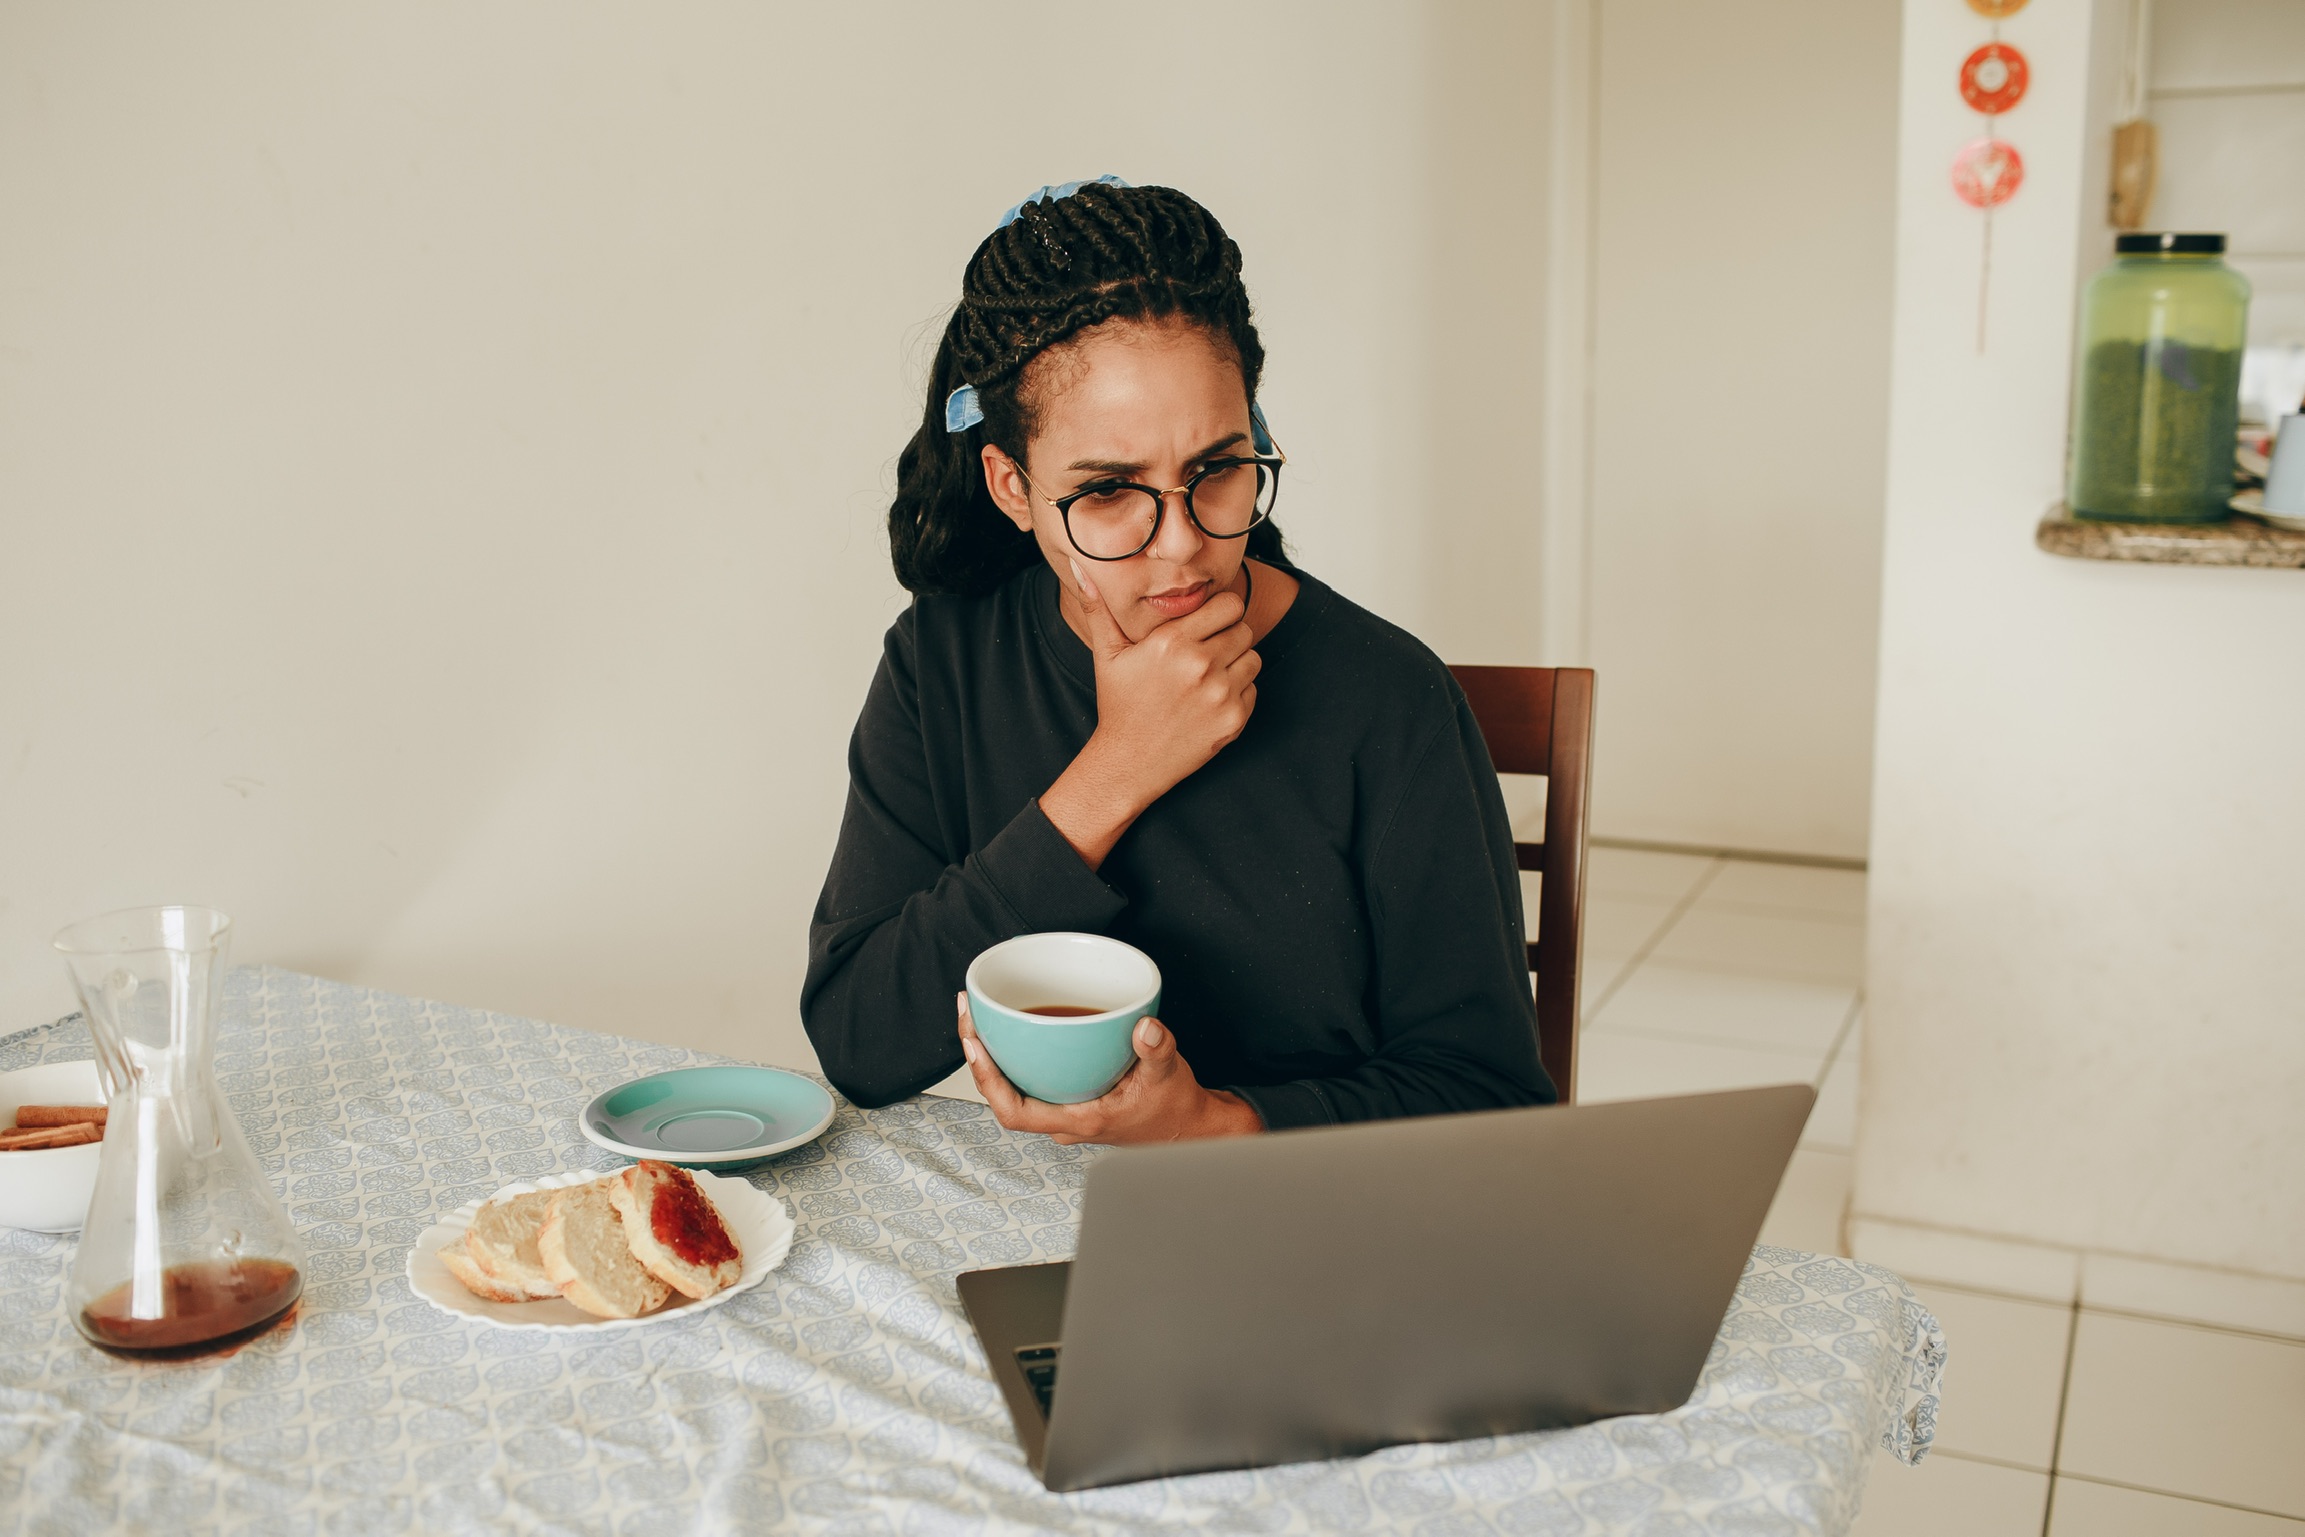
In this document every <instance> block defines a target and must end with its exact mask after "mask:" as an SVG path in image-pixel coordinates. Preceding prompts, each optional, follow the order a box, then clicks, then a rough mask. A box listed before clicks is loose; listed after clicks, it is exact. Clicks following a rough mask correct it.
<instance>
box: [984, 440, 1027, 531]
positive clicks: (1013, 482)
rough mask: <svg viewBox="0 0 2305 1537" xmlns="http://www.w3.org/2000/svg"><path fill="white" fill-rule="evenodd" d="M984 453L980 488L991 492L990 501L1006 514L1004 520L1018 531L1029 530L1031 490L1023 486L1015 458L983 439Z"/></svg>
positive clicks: (1022, 476) (1020, 472)
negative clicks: (982, 476) (982, 479)
mask: <svg viewBox="0 0 2305 1537" xmlns="http://www.w3.org/2000/svg"><path fill="white" fill-rule="evenodd" d="M982 452H983V455H984V488H985V490H986V491H988V492H990V493H991V495H992V504H993V505H994V506H995V507H998V508H999V509H1000V510H1001V511H1002V512H1004V513H1006V514H1008V520H1009V521H1010V522H1011V523H1014V524H1015V525H1016V526H1017V529H1018V531H1019V532H1021V533H1027V534H1029V533H1031V532H1032V493H1031V492H1030V491H1029V490H1027V489H1026V487H1025V482H1024V472H1023V471H1022V470H1020V469H1018V468H1017V464H1016V461H1015V460H1014V459H1011V458H1010V457H1009V456H1008V455H1007V454H1005V453H1003V452H1001V451H1000V450H999V449H997V448H995V447H993V445H991V444H990V443H987V444H986V445H985V446H984V448H983V450H982Z"/></svg>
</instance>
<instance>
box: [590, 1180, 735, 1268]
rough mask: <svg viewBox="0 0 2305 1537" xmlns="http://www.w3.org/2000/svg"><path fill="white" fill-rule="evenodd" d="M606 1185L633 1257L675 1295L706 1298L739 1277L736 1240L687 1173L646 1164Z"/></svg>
mask: <svg viewBox="0 0 2305 1537" xmlns="http://www.w3.org/2000/svg"><path fill="white" fill-rule="evenodd" d="M607 1184H608V1186H609V1191H608V1198H609V1199H610V1200H611V1201H613V1202H615V1203H616V1209H617V1212H618V1213H619V1214H620V1215H621V1216H622V1217H623V1218H624V1239H625V1242H626V1243H628V1244H630V1245H631V1246H632V1257H633V1258H634V1259H637V1260H639V1261H640V1263H641V1265H642V1266H643V1267H645V1268H646V1269H647V1271H648V1273H649V1274H650V1275H652V1276H655V1277H656V1278H657V1279H658V1280H660V1281H662V1282H664V1283H665V1284H666V1285H667V1286H670V1287H671V1288H672V1289H673V1290H674V1291H676V1292H679V1293H680V1294H681V1295H683V1296H686V1297H697V1298H703V1297H709V1296H711V1295H712V1294H713V1293H714V1292H716V1291H719V1290H720V1289H721V1288H722V1287H724V1286H733V1285H735V1284H736V1279H737V1277H738V1276H740V1275H742V1274H744V1250H743V1249H742V1248H741V1247H740V1246H739V1245H738V1244H737V1241H736V1235H735V1234H734V1233H732V1232H730V1231H729V1230H728V1224H727V1223H726V1222H723V1221H722V1220H721V1217H720V1209H719V1208H718V1207H716V1206H714V1205H713V1204H712V1197H710V1196H708V1195H706V1194H705V1193H704V1189H703V1187H702V1186H700V1185H699V1184H697V1182H696V1176H695V1175H693V1174H691V1173H689V1172H688V1171H687V1170H686V1169H683V1168H680V1167H678V1166H676V1165H674V1164H669V1163H658V1162H657V1161H656V1160H655V1159H653V1158H651V1159H645V1160H643V1161H642V1162H640V1163H637V1164H635V1165H633V1166H632V1167H631V1168H629V1169H627V1170H625V1171H624V1175H623V1177H622V1178H620V1179H612V1180H609V1181H608V1182H607Z"/></svg>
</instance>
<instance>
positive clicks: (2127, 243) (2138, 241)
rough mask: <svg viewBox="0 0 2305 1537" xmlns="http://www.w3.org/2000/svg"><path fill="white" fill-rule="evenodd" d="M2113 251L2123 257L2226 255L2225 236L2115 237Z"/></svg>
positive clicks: (2138, 235)
mask: <svg viewBox="0 0 2305 1537" xmlns="http://www.w3.org/2000/svg"><path fill="white" fill-rule="evenodd" d="M2113 250H2114V252H2115V254H2117V255H2121V256H2158V255H2161V254H2163V253H2166V252H2179V253H2185V254H2191V255H2200V256H2222V255H2224V254H2225V237H2224V236H2223V235H2166V234H2164V235H2147V234H2137V235H2115V236H2114V237H2113Z"/></svg>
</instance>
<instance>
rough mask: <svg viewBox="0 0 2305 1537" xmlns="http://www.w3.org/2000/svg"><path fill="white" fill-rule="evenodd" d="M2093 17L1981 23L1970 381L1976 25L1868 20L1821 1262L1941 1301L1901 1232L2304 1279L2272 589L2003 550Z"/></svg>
mask: <svg viewBox="0 0 2305 1537" xmlns="http://www.w3.org/2000/svg"><path fill="white" fill-rule="evenodd" d="M2098 10H2099V15H2100V17H2101V18H2102V19H2101V21H2100V23H2099V24H2098V25H2097V26H2096V27H2095V28H2094V29H2093V28H2092V16H2091V7H2090V5H2089V3H2088V0H2034V3H2033V4H2031V5H2030V6H2028V7H2027V8H2026V9H2025V10H2023V11H2022V12H2020V13H2019V14H2017V15H2016V16H2015V17H2013V18H2011V19H2010V20H2009V21H2007V22H2005V23H2004V24H2003V34H2004V36H2005V37H2006V38H2007V40H2008V41H2010V42H2012V43H2014V44H2016V45H2017V46H2018V47H2020V48H2021V49H2023V50H2024V51H2025V53H2026V54H2027V56H2028V57H2029V58H2030V60H2031V62H2032V66H2033V68H2032V80H2033V84H2032V89H2031V92H2030V94H2029V95H2028V97H2027V98H2026V100H2025V102H2024V104H2023V105H2022V106H2021V107H2019V108H2018V109H2017V111H2015V112H2013V113H2011V114H2010V115H2009V117H2008V118H2007V119H2006V121H2005V123H2004V126H2003V130H2002V132H2003V136H2004V137H2006V138H2008V139H2009V140H2010V141H2012V142H2013V143H2015V144H2016V145H2017V146H2018V147H2019V148H2020V150H2021V151H2022V152H2023V154H2024V156H2025V164H2026V179H2025V183H2024V186H2023V188H2022V190H2021V191H2020V192H2019V193H2018V194H2017V196H2016V197H2015V199H2014V200H2013V201H2012V202H2010V203H2009V204H2008V205H2007V206H2006V207H2005V208H2004V209H2003V210H2002V211H2001V212H2000V213H1999V214H1998V215H1997V216H1996V219H1995V224H1994V234H1993V268H1992V294H1993V302H1992V311H1991V329H1990V337H1989V346H1988V350H1987V352H1986V353H1985V354H1984V355H1983V356H1979V355H1978V353H1977V351H1976V348H1975V343H1974V339H1973V338H1974V324H1973V322H1974V316H1975V305H1976V301H1977V287H1976V285H1977V281H1978V266H1979V254H1980V252H1979V247H1980V230H1979V222H1978V215H1977V214H1976V213H1974V212H1973V211H1971V210H1969V209H1967V208H1965V207H1964V206H1962V205H1961V204H1960V203H1959V202H1957V201H1955V200H1954V198H1953V197H1952V195H1951V193H1950V191H1949V190H1948V188H1947V184H1946V175H1945V172H1946V167H1947V165H1948V163H1949V162H1950V160H1951V157H1952V155H1953V153H1954V151H1955V150H1956V149H1957V148H1958V147H1959V146H1960V145H1961V144H1962V143H1963V142H1964V141H1965V140H1966V139H1968V138H1969V137H1971V136H1972V135H1973V134H1974V133H1975V123H1974V119H1973V117H1972V116H1971V115H1970V114H1969V113H1968V112H1967V109H1966V108H1964V107H1963V106H1962V104H1961V102H1960V100H1959V98H1958V97H1957V95H1956V94H1955V92H1954V90H1953V87H1952V82H1953V79H1954V75H1955V71H1956V70H1957V69H1958V66H1959V64H1960V61H1961V59H1962V57H1963V56H1964V55H1965V54H1966V53H1967V52H1968V50H1969V49H1971V48H1973V47H1975V46H1976V45H1977V42H1978V41H1979V40H1980V36H1981V34H1982V31H1983V24H1982V23H1981V22H1980V21H1978V20H1977V19H1976V18H1975V16H1974V14H1973V13H1971V12H1970V11H1968V10H1967V9H1966V8H1965V7H1962V6H1957V5H1914V6H1910V7H1908V8H1907V11H1906V15H1905V64H1904V70H1905V80H1904V99H1903V107H1902V123H1901V129H1900V139H1899V145H1900V151H1899V158H1900V166H1899V172H1898V185H1899V193H1898V218H1899V223H1898V245H1897V289H1896V293H1897V297H1896V343H1895V367H1894V382H1893V386H1892V394H1891V401H1892V407H1891V432H1890V454H1889V500H1888V537H1887V550H1886V560H1885V566H1884V570H1885V573H1886V580H1885V585H1884V590H1883V613H1882V626H1881V685H1880V688H1881V692H1880V735H1879V740H1878V745H1877V764H1878V769H1877V774H1876V778H1875V784H1874V834H1873V846H1872V877H1871V882H1870V888H1871V916H1870V923H1871V952H1870V957H1869V962H1870V979H1869V983H1868V994H1869V998H1868V1018H1867V1023H1866V1042H1865V1054H1864V1084H1863V1093H1862V1113H1861V1115H1860V1118H1859V1121H1858V1131H1857V1151H1856V1176H1855V1177H1856V1185H1855V1196H1854V1205H1855V1211H1854V1217H1855V1224H1854V1226H1855V1231H1856V1234H1857V1243H1858V1251H1859V1253H1860V1254H1870V1255H1873V1256H1877V1257H1882V1258H1884V1259H1887V1260H1889V1261H1890V1262H1891V1263H1898V1264H1902V1265H1907V1266H1909V1267H1910V1268H1913V1269H1915V1270H1916V1271H1918V1273H1923V1274H1935V1275H1945V1274H1946V1273H1947V1272H1946V1271H1945V1270H1944V1269H1921V1268H1920V1267H1919V1266H1918V1265H1913V1264H1912V1262H1911V1261H1910V1260H1908V1259H1905V1258H1902V1256H1908V1255H1912V1254H1915V1253H1918V1252H1921V1250H1920V1249H1918V1248H1916V1247H1915V1242H1916V1240H1915V1238H1914V1235H1916V1234H1919V1235H1922V1236H1923V1238H1927V1235H1930V1234H1934V1235H1936V1239H1938V1240H1942V1242H1941V1243H1939V1244H1938V1247H1937V1249H1936V1250H1935V1251H1933V1252H1937V1253H1940V1254H1941V1253H1944V1252H1950V1250H1951V1249H1961V1250H1962V1252H1964V1253H1970V1254H1972V1255H1974V1254H1975V1253H1978V1252H1983V1251H1981V1250H1979V1249H1978V1247H1977V1245H1976V1243H1975V1242H1974V1240H1975V1238H1976V1237H1977V1236H1978V1235H1983V1236H1984V1237H1987V1238H1990V1237H1994V1236H1999V1237H2004V1238H2009V1239H2016V1240H2023V1241H2026V1242H2027V1243H2032V1244H2038V1245H2045V1246H2047V1248H2049V1249H2053V1250H2060V1251H2062V1252H2063V1253H2064V1254H2065V1256H2066V1258H2067V1260H2068V1261H2070V1260H2071V1258H2072V1256H2074V1255H2076V1254H2077V1255H2080V1256H2082V1258H2083V1259H2086V1258H2087V1257H2088V1256H2090V1255H2099V1256H2102V1255H2130V1256H2144V1257H2146V1258H2148V1259H2152V1260H2161V1261H2173V1262H2180V1263H2183V1264H2190V1265H2198V1266H2213V1267H2226V1268H2228V1269H2231V1270H2238V1271H2243V1272H2254V1273H2258V1274H2264V1275H2274V1276H2287V1277H2305V1181H2300V1179H2299V1178H2298V1170H2299V1169H2300V1168H2305V1117H2301V1116H2300V1115H2299V1113H2298V1106H2299V1104H2300V1103H2305V1028H2301V1027H2305V943H2301V942H2300V937H2299V936H2300V935H2301V934H2305V887H2301V886H2300V883H2299V880H2298V861H2299V855H2300V853H2301V851H2305V798H2301V797H2299V796H2298V794H2297V793H2296V788H2295V782H2294V781H2295V777H2296V776H2295V771H2296V768H2297V766H2298V765H2299V764H2305V715H2301V714H2300V712H2299V710H2298V708H2297V705H2298V700H2299V688H2298V684H2297V677H2296V669H2295V666H2294V664H2293V659H2295V658H2297V657H2300V656H2305V576H2301V575H2300V574H2299V573H2296V572H2289V571H2238V570H2226V571H2220V570H2208V569H2201V568H2187V567H2175V566H2152V565H2122V564H2113V563H2099V562H2091V561H2076V560H2066V559H2059V558H2057V557H2054V556H2050V555H2045V554H2042V553H2041V552H2040V551H2038V550H2036V549H2035V548H2034V547H2033V542H2032V530H2033V526H2034V523H2035V521H2036V520H2037V519H2038V518H2039V517H2040V515H2041V513H2042V510H2043V509H2044V508H2045V507H2047V506H2048V505H2049V504H2050V503H2051V502H2052V501H2054V500H2056V499H2057V497H2058V495H2059V492H2060V489H2061V486H2062V482H2063V474H2064V465H2065V431H2066V411H2067V401H2068V394H2067V390H2068V381H2069V375H2070V369H2071V347H2072V334H2073V314H2074V297H2075V291H2076V274H2077V273H2081V272H2086V271H2089V270H2093V269H2095V268H2096V267H2098V266H2100V265H2101V264H2102V263H2103V261H2104V260H2106V259H2108V258H2109V255H2110V246H2111V238H2110V232H2109V231H2107V230H2106V229H2105V227H2104V224H2103V218H2104V207H2105V184H2104V180H2103V175H2104V160H2105V156H2104V153H2103V146H2104V144H2105V142H2106V140H2107V138H2108V135H2109V127H2110V111H2109V98H2110V96H2111V84H2112V76H2113V75H2114V74H2115V73H2116V72H2117V64H2118V54H2117V49H2109V48H2108V46H2107V43H2108V38H2109V37H2112V38H2115V40H2116V41H2117V33H2118V29H2119V26H2120V20H2121V17H2123V16H2124V15H2125V14H2126V6H2125V4H2124V3H2123V0H2102V3H2101V4H2100V6H2099V7H2098ZM2093 72H2094V78H2095V81H2096V86H2097V89H2096V91H2095V93H2094V95H2092V93H2091V91H2090V85H2091V79H2092V73H2093ZM1932 1241H1934V1240H1932ZM1925 1246H1926V1245H1923V1247H1925ZM1963 1246H1967V1247H1966V1248H1964V1247H1963ZM1987 1247H1988V1248H1989V1247H1990V1246H1987ZM1992 1252H1994V1253H2002V1252H2003V1251H2001V1250H1994V1251H1992ZM2017 1254H2018V1251H2017V1250H2016V1249H2015V1248H2010V1249H2008V1250H2007V1251H2006V1255H2017ZM2006 1255H2005V1256H2004V1257H2006ZM2054 1258H2055V1256H2054V1255H2052V1256H2051V1259H2054ZM1962 1263H1966V1261H1963V1262H1962ZM1980 1263H1982V1262H1980ZM1994 1263H1998V1261H1994ZM2013 1263H2017V1264H2018V1265H2019V1268H2022V1267H2023V1266H2024V1265H2025V1264H2030V1263H2031V1262H2030V1261H2025V1260H2023V1259H2022V1257H2021V1256H2019V1257H2018V1259H2017V1260H2015V1261H2013ZM2039 1268H2040V1267H2036V1271H2037V1272H2038V1271H2039ZM2054 1268H2055V1267H2054V1265H2050V1266H2048V1269H2050V1270H2054ZM2069 1269H2070V1266H2069V1264H2068V1271H2069Z"/></svg>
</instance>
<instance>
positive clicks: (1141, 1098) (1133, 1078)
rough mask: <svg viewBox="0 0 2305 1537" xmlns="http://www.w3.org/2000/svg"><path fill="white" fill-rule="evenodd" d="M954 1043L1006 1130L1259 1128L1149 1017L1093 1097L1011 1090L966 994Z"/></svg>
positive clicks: (1092, 1137)
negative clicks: (1074, 1100) (1035, 1095)
mask: <svg viewBox="0 0 2305 1537" xmlns="http://www.w3.org/2000/svg"><path fill="white" fill-rule="evenodd" d="M959 1006H960V1049H961V1052H962V1054H963V1055H964V1056H966V1057H967V1058H968V1070H969V1073H970V1075H971V1076H972V1077H974V1078H975V1079H976V1087H977V1092H978V1093H980V1094H982V1095H983V1096H984V1101H985V1103H986V1104H988V1105H990V1106H991V1107H992V1113H993V1117H994V1119H996V1120H998V1121H999V1122H1000V1123H1001V1125H1003V1126H1006V1127H1007V1128H1008V1129H1009V1130H1011V1131H1037V1132H1043V1133H1046V1134H1047V1135H1049V1136H1051V1137H1054V1138H1055V1139H1056V1140H1057V1141H1059V1142H1066V1143H1071V1142H1104V1143H1131V1142H1176V1141H1180V1140H1183V1139H1185V1138H1189V1137H1241V1136H1248V1135H1251V1134H1253V1133H1256V1132H1260V1131H1263V1130H1264V1129H1265V1123H1264V1120H1263V1118H1262V1117H1260V1116H1259V1115H1258V1114H1257V1113H1256V1110H1255V1108H1254V1107H1253V1106H1251V1105H1250V1104H1249V1102H1248V1101H1247V1100H1245V1099H1243V1098H1241V1097H1240V1096H1239V1095H1238V1094H1228V1093H1226V1092H1225V1091H1224V1090H1222V1089H1204V1088H1202V1087H1201V1084H1200V1080H1199V1079H1197V1078H1195V1077H1194V1076H1193V1070H1192V1068H1191V1067H1190V1066H1189V1065H1187V1064H1186V1062H1185V1059H1184V1058H1183V1057H1182V1056H1180V1055H1179V1054H1178V1052H1177V1042H1176V1037H1175V1036H1174V1035H1172V1034H1170V1033H1169V1031H1168V1029H1167V1028H1166V1027H1165V1026H1163V1025H1162V1024H1161V1022H1160V1021H1159V1020H1157V1019H1153V1018H1150V1017H1147V1018H1144V1019H1140V1020H1138V1021H1137V1026H1136V1034H1135V1037H1134V1039H1133V1041H1132V1044H1133V1045H1134V1046H1135V1047H1136V1061H1135V1063H1134V1064H1132V1065H1131V1066H1130V1068H1129V1070H1128V1071H1127V1072H1126V1073H1124V1074H1122V1075H1121V1081H1120V1082H1118V1083H1116V1084H1114V1085H1113V1086H1112V1087H1111V1088H1110V1089H1108V1090H1106V1091H1105V1092H1104V1094H1102V1095H1101V1096H1099V1097H1098V1098H1096V1099H1092V1100H1086V1101H1084V1102H1082V1103H1080V1104H1077V1105H1052V1104H1050V1103H1048V1101H1046V1100H1040V1099H1031V1098H1028V1097H1026V1096H1025V1095H1024V1094H1021V1093H1019V1092H1018V1091H1017V1087H1016V1085H1015V1084H1012V1083H1010V1082H1009V1081H1008V1079H1007V1077H1006V1076H1005V1075H1004V1074H1003V1073H1002V1072H1001V1070H1000V1068H999V1066H998V1065H997V1064H995V1063H994V1061H993V1060H992V1053H991V1052H989V1051H987V1050H985V1046H984V1042H983V1041H981V1040H979V1039H978V1038H977V1033H976V1025H975V1022H974V1021H972V1020H971V1019H970V1018H969V1013H968V994H967V993H965V992H964V993H961V994H960V995H959Z"/></svg>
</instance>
